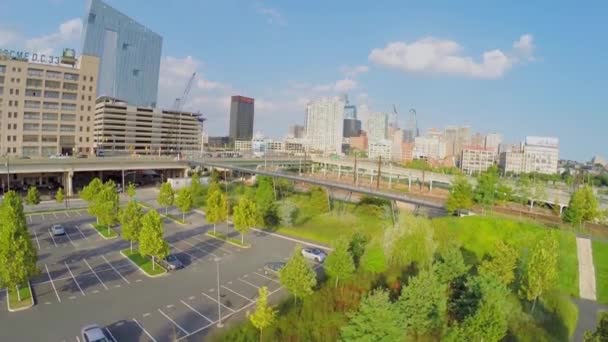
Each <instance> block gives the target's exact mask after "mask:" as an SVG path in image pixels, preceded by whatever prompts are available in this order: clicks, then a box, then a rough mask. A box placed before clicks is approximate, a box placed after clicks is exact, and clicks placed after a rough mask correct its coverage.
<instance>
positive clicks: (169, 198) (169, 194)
mask: <svg viewBox="0 0 608 342" xmlns="http://www.w3.org/2000/svg"><path fill="white" fill-rule="evenodd" d="M174 201H175V193H174V192H173V188H172V187H171V184H169V183H168V182H165V183H163V184H162V185H161V186H160V190H159V191H158V197H157V198H156V202H158V204H159V205H160V206H162V207H165V215H167V213H168V208H169V207H170V206H172V205H173V202H174Z"/></svg>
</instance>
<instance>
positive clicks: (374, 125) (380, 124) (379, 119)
mask: <svg viewBox="0 0 608 342" xmlns="http://www.w3.org/2000/svg"><path fill="white" fill-rule="evenodd" d="M387 132H388V115H387V114H386V113H372V114H370V116H369V119H368V120H367V137H368V139H369V142H370V143H372V142H377V141H380V140H385V139H386V138H387Z"/></svg>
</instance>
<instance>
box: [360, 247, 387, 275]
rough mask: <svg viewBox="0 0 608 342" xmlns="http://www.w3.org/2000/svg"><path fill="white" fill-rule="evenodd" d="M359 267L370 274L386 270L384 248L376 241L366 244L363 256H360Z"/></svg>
mask: <svg viewBox="0 0 608 342" xmlns="http://www.w3.org/2000/svg"><path fill="white" fill-rule="evenodd" d="M361 268H362V269H363V271H365V272H369V273H372V274H380V273H384V272H386V270H387V269H388V263H387V260H386V255H385V254H384V248H383V247H382V245H381V244H380V243H378V242H372V243H370V244H369V245H367V248H366V249H365V252H364V253H363V256H362V257H361Z"/></svg>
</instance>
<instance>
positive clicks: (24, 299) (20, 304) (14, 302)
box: [8, 284, 34, 310]
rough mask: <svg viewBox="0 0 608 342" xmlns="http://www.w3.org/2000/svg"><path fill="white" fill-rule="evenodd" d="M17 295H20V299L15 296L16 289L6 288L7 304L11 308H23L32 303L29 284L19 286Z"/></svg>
mask: <svg viewBox="0 0 608 342" xmlns="http://www.w3.org/2000/svg"><path fill="white" fill-rule="evenodd" d="M19 295H20V296H21V301H19V299H18V298H19V296H17V289H9V290H8V299H9V303H8V304H9V306H10V308H11V310H19V309H24V308H27V307H30V306H32V305H34V298H33V297H32V292H31V291H30V286H29V284H27V285H26V286H22V287H20V288H19Z"/></svg>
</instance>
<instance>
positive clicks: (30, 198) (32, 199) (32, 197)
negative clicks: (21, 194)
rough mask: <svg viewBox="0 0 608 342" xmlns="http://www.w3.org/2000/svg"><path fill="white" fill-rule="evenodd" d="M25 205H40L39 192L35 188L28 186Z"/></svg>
mask: <svg viewBox="0 0 608 342" xmlns="http://www.w3.org/2000/svg"><path fill="white" fill-rule="evenodd" d="M25 204H29V205H36V204H40V192H38V188H36V187H35V186H30V187H29V189H27V195H25Z"/></svg>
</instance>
